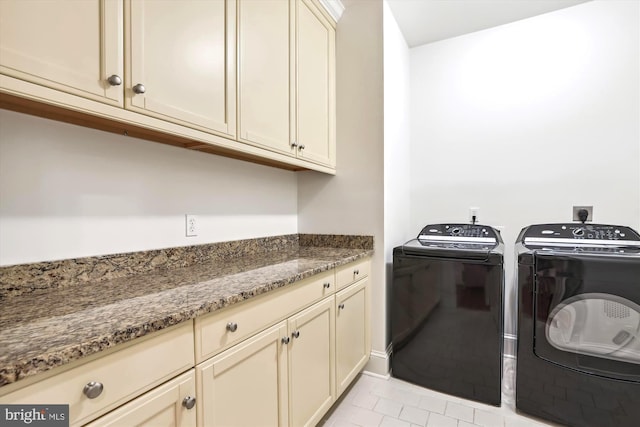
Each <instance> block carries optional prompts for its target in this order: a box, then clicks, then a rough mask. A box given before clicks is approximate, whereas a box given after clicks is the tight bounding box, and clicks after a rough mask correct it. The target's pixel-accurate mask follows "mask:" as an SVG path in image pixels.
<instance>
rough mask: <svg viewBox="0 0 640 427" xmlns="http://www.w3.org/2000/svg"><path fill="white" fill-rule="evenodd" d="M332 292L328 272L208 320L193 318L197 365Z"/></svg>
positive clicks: (237, 306)
mask: <svg viewBox="0 0 640 427" xmlns="http://www.w3.org/2000/svg"><path fill="white" fill-rule="evenodd" d="M334 292H335V279H334V275H333V272H327V273H324V274H322V275H320V276H314V277H312V278H309V279H306V280H303V281H301V282H298V283H296V284H293V285H291V286H286V287H284V288H282V289H280V290H277V291H273V292H269V293H267V294H266V295H263V296H259V297H255V298H254V299H251V300H249V301H246V302H243V303H240V304H238V305H234V306H232V307H229V308H226V309H223V310H221V311H219V312H215V313H212V314H210V315H208V316H205V317H200V318H196V321H195V340H196V341H195V344H196V363H200V362H202V361H204V360H206V359H208V358H209V357H211V356H213V355H215V354H217V353H219V352H220V351H222V350H224V349H226V348H228V347H230V346H232V345H233V344H236V343H238V342H240V341H242V340H244V339H245V338H248V337H250V336H251V335H253V334H255V333H256V332H258V331H260V330H262V329H264V328H266V327H268V326H270V325H272V324H274V323H275V322H277V321H279V320H282V319H284V318H285V317H287V316H289V315H290V314H292V313H294V312H295V311H299V310H301V309H302V308H304V307H306V306H308V305H311V304H313V303H314V302H316V301H319V300H321V299H322V298H324V297H326V296H329V295H331V294H333V293H334Z"/></svg>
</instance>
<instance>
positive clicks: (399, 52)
mask: <svg viewBox="0 0 640 427" xmlns="http://www.w3.org/2000/svg"><path fill="white" fill-rule="evenodd" d="M383 21H384V22H383V35H384V46H383V47H384V259H385V263H386V280H387V283H391V280H392V278H393V248H394V247H396V246H399V245H402V244H403V243H405V242H406V241H407V240H409V239H410V238H412V237H415V234H416V233H415V230H409V229H408V227H407V224H409V223H410V218H411V215H410V205H411V202H410V185H409V182H410V181H411V175H410V164H411V144H410V143H411V134H410V131H409V128H410V120H409V119H410V109H409V107H410V105H409V104H410V84H411V78H410V65H411V64H410V51H409V47H408V46H407V43H406V41H405V40H404V36H403V35H402V33H401V32H400V28H399V27H398V24H397V22H396V20H395V18H394V16H393V14H392V12H391V8H390V7H389V4H388V3H387V1H386V0H385V1H384V7H383ZM389 291H390V287H389V286H388V287H387V298H386V299H387V306H388V301H389V298H390V292H389ZM386 337H387V338H386V339H387V341H389V340H390V339H391V334H390V332H389V331H388V330H387V331H386Z"/></svg>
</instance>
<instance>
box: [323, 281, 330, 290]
mask: <svg viewBox="0 0 640 427" xmlns="http://www.w3.org/2000/svg"><path fill="white" fill-rule="evenodd" d="M322 286H324V288H325V289H329V288H330V287H331V283H329V282H326V283H325V284H324V285H322Z"/></svg>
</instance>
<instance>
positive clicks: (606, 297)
mask: <svg viewBox="0 0 640 427" xmlns="http://www.w3.org/2000/svg"><path fill="white" fill-rule="evenodd" d="M535 270H536V284H535V288H536V289H535V293H534V294H535V311H536V321H535V330H534V352H535V354H536V355H537V356H538V357H540V358H543V359H545V360H548V361H550V362H554V363H557V364H560V365H563V366H565V367H568V368H571V369H576V370H579V371H582V372H589V373H592V374H594V375H601V376H606V377H609V378H618V379H624V380H630V381H638V382H640V258H638V257H635V256H633V257H631V256H620V257H617V256H593V255H579V254H575V255H574V254H566V252H565V253H562V254H559V253H542V254H541V253H537V254H536V258H535Z"/></svg>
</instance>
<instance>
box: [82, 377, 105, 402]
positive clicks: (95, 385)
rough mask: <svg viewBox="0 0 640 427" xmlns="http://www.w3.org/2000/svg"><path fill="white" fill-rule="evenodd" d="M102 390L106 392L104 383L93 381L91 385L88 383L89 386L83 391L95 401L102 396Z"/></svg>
mask: <svg viewBox="0 0 640 427" xmlns="http://www.w3.org/2000/svg"><path fill="white" fill-rule="evenodd" d="M102 390H104V386H103V385H102V383H99V382H97V381H91V382H90V383H87V385H85V386H84V389H82V392H83V393H84V395H85V396H87V397H88V398H89V399H95V398H96V397H98V396H100V395H101V394H102Z"/></svg>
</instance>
